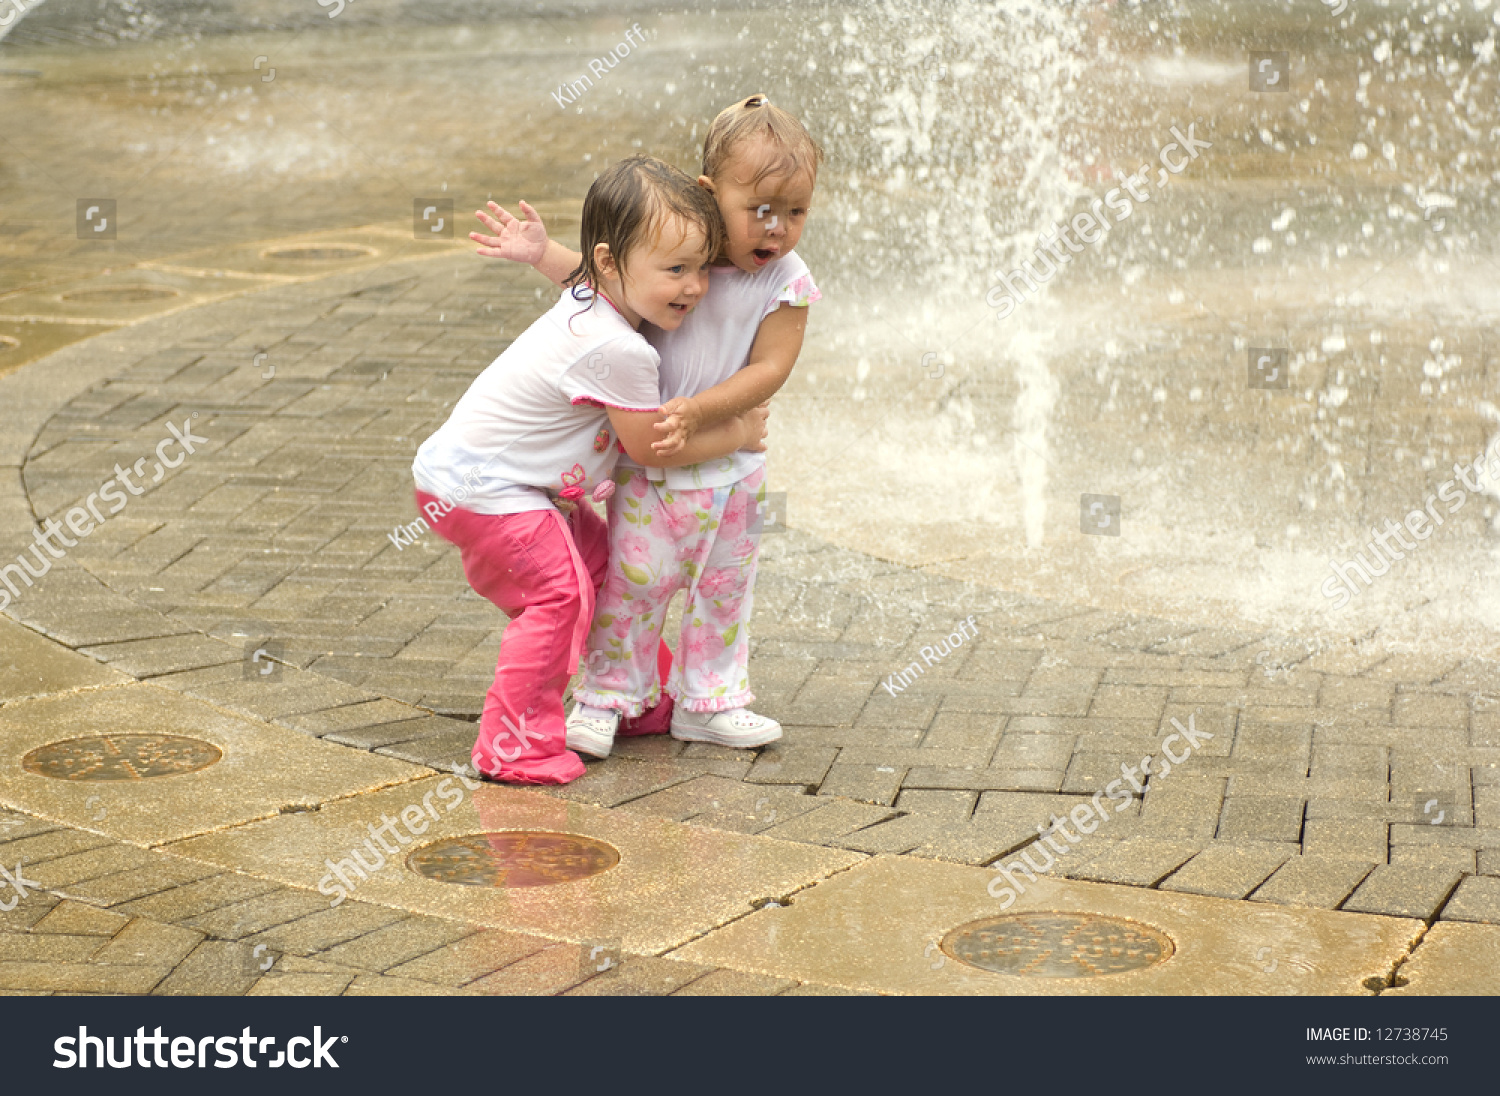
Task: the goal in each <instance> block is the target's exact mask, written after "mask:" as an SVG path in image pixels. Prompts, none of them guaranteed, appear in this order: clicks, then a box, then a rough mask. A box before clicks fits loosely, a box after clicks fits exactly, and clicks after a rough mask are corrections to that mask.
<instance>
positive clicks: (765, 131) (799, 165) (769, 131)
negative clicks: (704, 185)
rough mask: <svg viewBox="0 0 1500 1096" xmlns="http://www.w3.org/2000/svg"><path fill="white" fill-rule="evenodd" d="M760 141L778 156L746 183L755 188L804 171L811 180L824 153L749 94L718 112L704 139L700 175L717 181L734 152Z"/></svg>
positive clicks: (786, 117) (788, 119) (782, 114)
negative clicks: (746, 143)
mask: <svg viewBox="0 0 1500 1096" xmlns="http://www.w3.org/2000/svg"><path fill="white" fill-rule="evenodd" d="M757 138H759V139H763V140H765V141H766V142H767V143H768V144H770V145H771V147H772V148H774V149H775V150H776V151H777V152H778V153H779V155H777V156H773V157H771V158H770V159H768V160H766V161H765V162H764V163H762V164H761V165H760V167H759V168H758V169H757V170H756V172H755V175H754V177H753V178H751V179H750V180H748V182H749V183H750V185H752V186H754V185H756V184H758V183H760V182H761V180H763V179H765V178H767V177H768V176H772V175H785V176H787V177H789V178H790V177H792V176H795V175H799V174H801V173H802V172H804V171H806V172H808V173H810V174H811V175H812V176H813V177H814V178H816V177H817V174H818V165H819V164H820V163H822V161H823V150H822V149H821V148H819V147H818V145H817V142H815V141H814V140H813V139H812V135H811V134H809V133H808V132H807V130H806V129H805V128H803V125H802V123H801V122H799V121H797V119H795V118H793V117H792V116H791V115H790V114H788V113H787V112H786V111H784V110H782V109H781V108H780V107H778V106H775V105H773V104H772V102H771V100H770V99H769V98H767V97H766V96H764V95H752V96H750V97H749V98H748V99H742V100H741V101H740V102H738V103H735V104H734V106H732V107H727V108H725V109H724V110H721V111H720V112H719V116H718V117H717V118H715V119H714V120H713V124H712V125H710V126H709V127H708V135H707V136H706V137H704V139H703V174H705V175H707V176H708V177H709V178H710V179H715V180H716V179H718V178H719V174H720V173H721V172H722V171H723V170H724V169H725V167H726V166H727V165H728V164H729V161H730V160H731V159H732V158H733V156H734V153H735V150H736V149H738V148H739V147H740V146H741V145H743V144H744V143H745V142H747V141H752V140H755V139H757Z"/></svg>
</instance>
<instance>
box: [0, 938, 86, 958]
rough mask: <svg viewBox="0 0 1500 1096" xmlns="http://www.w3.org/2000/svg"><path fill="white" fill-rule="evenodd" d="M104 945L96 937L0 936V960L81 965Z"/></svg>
mask: <svg viewBox="0 0 1500 1096" xmlns="http://www.w3.org/2000/svg"><path fill="white" fill-rule="evenodd" d="M103 946H104V941H103V940H102V939H100V938H99V937H97V936H63V935H47V936H43V935H40V934H38V933H25V932H4V933H0V960H14V959H27V960H31V961H33V962H49V961H58V962H64V963H68V962H82V961H83V960H85V959H90V958H92V957H93V954H94V952H96V951H98V950H99V949H100V948H101V947H103Z"/></svg>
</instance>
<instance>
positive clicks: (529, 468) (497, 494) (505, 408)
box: [412, 289, 661, 514]
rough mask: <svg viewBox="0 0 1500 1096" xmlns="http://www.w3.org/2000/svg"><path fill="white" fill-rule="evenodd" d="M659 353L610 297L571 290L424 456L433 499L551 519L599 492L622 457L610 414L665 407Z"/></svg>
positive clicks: (463, 401)
mask: <svg viewBox="0 0 1500 1096" xmlns="http://www.w3.org/2000/svg"><path fill="white" fill-rule="evenodd" d="M660 362H661V359H660V357H659V356H658V354H657V352H656V351H655V350H654V349H652V347H651V346H650V345H649V344H648V343H647V342H646V340H645V339H644V338H643V337H642V336H641V335H640V333H639V332H637V331H636V330H635V329H634V328H632V327H631V326H630V324H628V323H627V322H626V321H625V319H624V317H622V316H621V315H620V313H619V312H618V311H616V310H615V308H614V306H613V305H611V304H610V303H609V302H608V301H606V300H605V299H604V298H602V297H594V296H592V295H591V294H590V293H589V292H588V290H586V289H580V290H578V291H577V295H576V296H575V294H574V292H573V291H571V290H564V292H563V294H562V296H561V297H560V298H559V299H558V301H557V303H556V304H555V305H553V306H552V308H550V309H549V310H548V311H547V312H546V313H545V314H543V315H542V316H541V318H539V319H538V320H537V321H536V322H535V323H533V324H532V325H531V326H530V327H528V328H527V329H526V330H525V332H523V333H522V334H521V335H520V337H519V338H517V339H516V341H515V342H513V343H511V344H510V346H508V347H506V349H505V351H504V352H503V353H502V354H501V355H500V356H499V357H498V358H496V359H495V360H494V361H493V362H492V363H490V365H489V366H488V367H487V368H486V369H485V370H484V372H482V373H480V374H479V376H478V377H476V378H475V380H474V383H473V384H471V385H470V386H469V390H468V391H467V392H465V393H464V394H463V396H462V397H461V398H460V399H459V401H458V403H457V404H455V405H454V407H453V411H452V413H451V414H450V415H449V416H448V421H447V422H445V423H444V424H443V425H442V426H441V427H440V428H439V429H438V431H437V433H435V434H433V435H432V436H431V437H430V438H428V439H427V440H426V441H425V442H423V443H422V445H421V447H420V448H418V450H417V456H416V460H415V461H413V462H412V476H413V478H414V479H415V480H416V484H417V486H418V487H419V488H420V489H421V490H423V491H425V492H427V493H428V494H430V495H435V496H437V497H438V498H440V499H443V500H445V501H447V502H450V503H452V504H454V505H457V506H461V507H463V508H464V509H466V510H471V511H473V512H475V513H479V514H513V513H519V512H522V511H526V510H545V509H547V508H549V507H551V506H552V505H553V502H552V498H553V496H556V495H557V494H559V493H560V492H562V491H564V490H566V489H567V488H570V487H578V488H582V489H583V491H584V492H588V491H591V490H592V488H593V487H594V486H595V485H597V484H599V483H600V482H602V481H604V480H607V479H609V478H610V476H611V474H612V473H613V472H614V467H615V461H616V458H617V457H618V455H619V446H618V445H617V444H616V439H615V437H614V431H612V430H611V429H610V425H609V416H608V413H607V411H606V410H605V409H606V407H617V408H622V409H624V410H627V411H654V410H656V409H657V408H658V407H660V406H661V396H660V379H659V375H658V370H659V366H660Z"/></svg>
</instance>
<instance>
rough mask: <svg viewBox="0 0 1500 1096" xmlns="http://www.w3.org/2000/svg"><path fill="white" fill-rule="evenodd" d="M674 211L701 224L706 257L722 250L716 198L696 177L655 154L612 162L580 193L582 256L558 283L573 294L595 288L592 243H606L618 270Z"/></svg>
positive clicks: (655, 237)
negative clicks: (587, 188) (581, 195)
mask: <svg viewBox="0 0 1500 1096" xmlns="http://www.w3.org/2000/svg"><path fill="white" fill-rule="evenodd" d="M674 217H680V218H682V219H683V220H684V221H686V222H688V223H689V224H693V225H697V226H698V227H699V228H700V229H702V230H703V238H704V243H705V246H706V247H707V253H708V257H709V259H710V260H712V259H713V258H714V257H715V256H717V255H718V254H719V253H720V252H721V251H722V250H724V248H725V246H726V244H727V241H728V235H727V233H726V232H725V231H724V219H723V217H722V216H721V215H720V213H719V204H718V202H716V201H714V196H713V195H712V194H710V193H709V192H708V191H707V190H705V189H704V188H703V187H701V186H699V185H698V181H697V180H696V179H694V178H693V177H692V176H690V175H688V174H687V173H686V172H685V171H679V170H678V169H677V168H675V167H673V166H672V165H671V164H668V163H664V162H662V161H661V160H658V159H657V158H656V157H654V156H630V157H627V158H626V159H624V160H618V161H616V162H615V163H613V164H611V165H610V166H609V167H607V168H605V169H604V171H603V172H602V173H601V174H600V176H599V178H597V179H595V180H594V182H593V185H592V186H590V187H589V192H588V195H587V196H586V197H585V198H584V199H583V225H582V227H581V229H580V232H579V235H580V237H581V242H580V249H581V250H582V252H583V261H582V262H580V263H579V264H578V268H577V269H576V270H574V271H573V273H571V274H569V275H568V276H567V278H566V279H565V280H564V281H563V285H564V286H566V287H569V288H572V289H573V291H574V296H575V297H576V296H577V290H578V287H580V286H587V287H589V288H590V289H595V288H597V287H598V285H599V265H598V263H597V261H596V260H595V259H594V248H595V247H597V246H598V245H599V244H608V245H609V253H610V255H612V256H613V257H614V260H615V264H616V266H618V267H619V268H620V270H621V271H623V270H624V269H625V265H626V263H627V262H628V261H629V259H630V256H631V254H632V253H633V252H634V251H635V250H636V249H637V248H639V247H641V246H642V245H643V244H645V245H650V244H652V243H655V242H656V241H657V240H659V239H660V238H661V234H662V231H663V230H664V229H666V227H667V226H668V224H669V223H670V222H671V221H672V219H673V218H674Z"/></svg>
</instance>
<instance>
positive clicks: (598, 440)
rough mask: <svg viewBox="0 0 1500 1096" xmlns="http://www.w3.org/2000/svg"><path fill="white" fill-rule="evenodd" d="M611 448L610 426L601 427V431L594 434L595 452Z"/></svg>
mask: <svg viewBox="0 0 1500 1096" xmlns="http://www.w3.org/2000/svg"><path fill="white" fill-rule="evenodd" d="M608 448H609V427H607V426H601V427H599V433H597V434H595V435H594V452H596V453H602V452H604V451H605V450H606V449H608Z"/></svg>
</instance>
